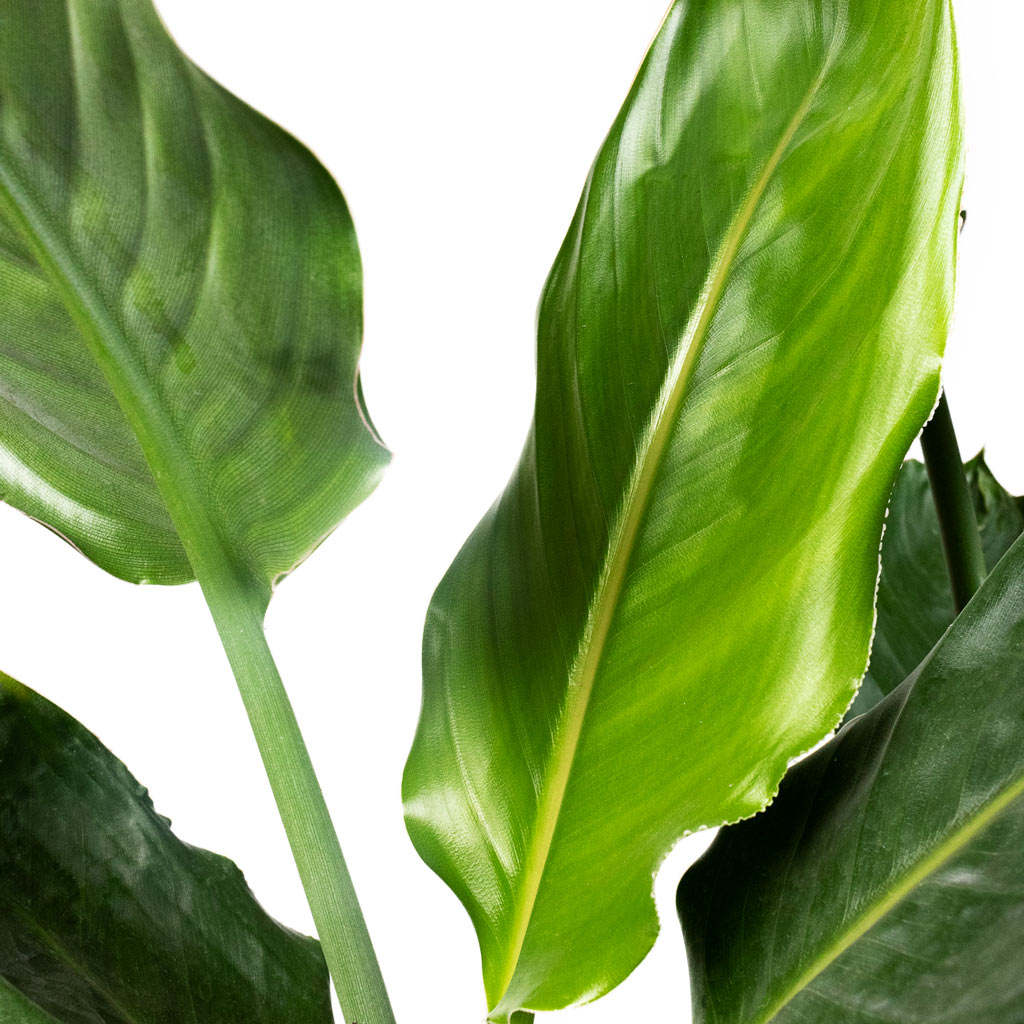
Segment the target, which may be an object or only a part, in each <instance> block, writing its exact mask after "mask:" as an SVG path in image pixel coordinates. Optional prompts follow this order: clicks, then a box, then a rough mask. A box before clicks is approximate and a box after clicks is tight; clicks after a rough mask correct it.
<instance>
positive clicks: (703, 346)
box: [404, 0, 962, 1021]
mask: <svg viewBox="0 0 1024 1024" xmlns="http://www.w3.org/2000/svg"><path fill="white" fill-rule="evenodd" d="M880 69H884V73H882V71H881V70H880ZM961 173H962V172H961V125H960V113H959V107H958V82H957V70H956V58H955V51H954V41H953V32H952V26H951V21H950V11H949V6H948V2H947V0H925V2H922V3H915V4H892V3H883V2H880V0H858V2H856V3H848V2H846V0H824V2H822V0H782V2H777V3H765V2H763V0H714V2H710V0H678V2H676V3H675V4H674V5H673V6H672V8H671V10H670V11H669V13H668V15H667V17H666V19H665V21H664V23H663V25H662V27H661V29H660V31H659V33H658V35H657V37H656V39H655V41H654V43H653V45H652V48H651V50H650V52H649V53H648V55H647V57H646V59H645V61H644V63H643V65H642V67H641V70H640V72H639V74H638V76H637V79H636V81H635V83H634V85H633V87H632V90H631V91H630V93H629V96H628V98H627V100H626V103H625V105H624V107H623V108H622V111H621V112H620V114H619V116H618V118H617V120H616V121H615V123H614V126H613V127H612V129H611V133H610V134H609V136H608V138H607V140H606V141H605V143H604V144H603V146H602V148H601V150H600V152H599V154H598V157H597V160H596V162H595V164H594V166H593V168H592V170H591V173H590V176H589V178H588V179H587V183H586V186H585V188H584V192H583V197H582V199H581V201H580V204H579V207H578V209H577V212H576V215H575V218H574V220H573V222H572V225H571V227H570V229H569V233H568V236H567V238H566V240H565V242H564V244H563V246H562V248H561V251H560V252H559V254H558V257H557V259H556V261H555V264H554V267H553V269H552V271H551V274H550V277H549V279H548V281H547V284H546V286H545V288H544V292H543V296H542V299H541V303H540V310H539V319H538V343H537V364H538V365H537V397H536V406H535V416H534V422H533V426H532V429H531V431H530V434H529V437H528V439H527V442H526V447H525V450H524V452H523V455H522V458H521V461H520V463H519V466H518V468H517V469H516V471H515V473H514V474H513V476H512V479H511V481H510V482H509V484H508V486H507V488H506V489H505V491H504V493H503V494H502V495H501V497H500V498H499V499H498V500H497V502H496V503H495V504H494V506H493V507H492V508H491V510H490V511H489V512H488V513H487V515H486V516H485V517H484V519H483V520H482V521H481V523H480V524H479V526H478V527H477V528H476V530H475V531H474V533H473V534H472V536H471V537H470V538H469V540H468V541H467V542H466V544H465V546H464V547H463V549H462V551H461V552H460V553H459V555H458V557H457V558H456V560H455V562H454V564H453V565H452V567H451V569H450V570H449V572H448V573H447V575H446V576H445V578H444V580H443V581H442V582H441V584H440V586H439V587H438V589H437V592H436V593H435V595H434V598H433V600H432V602H431V605H430V610H429V612H428V615H427V623H426V631H425V637H424V703H423V710H422V716H421V720H420V723H419V728H418V732H417V734H416V738H415V742H414V746H413V750H412V753H411V756H410V759H409V762H408V765H407V768H406V773H405V780H404V796H405V806H406V816H407V823H408V828H409V832H410V835H411V836H412V839H413V842H414V843H415V845H416V847H417V849H418V850H419V852H420V854H421V856H422V857H423V858H424V859H425V860H426V862H427V863H428V864H429V865H430V866H431V867H432V868H433V869H434V870H435V871H436V872H437V873H438V874H440V875H441V877H442V878H444V879H445V881H446V882H447V883H448V884H449V885H450V886H451V887H452V888H453V890H454V891H455V892H456V894H457V895H458V897H459V898H460V899H461V901H462V902H463V904H464V905H465V907H466V908H467V910H468V911H469V913H470V916H471V917H472V919H473V923H474V925H475V927H476V931H477V936H478V938H479V942H480V947H481V952H482V957H483V974H484V982H485V988H486V993H487V1002H488V1006H489V1008H490V1012H491V1017H492V1019H493V1020H495V1021H506V1020H507V1019H508V1018H509V1016H510V1015H511V1014H512V1013H513V1012H514V1011H516V1010H517V1009H518V1008H526V1009H531V1010H548V1009H557V1008H559V1007H563V1006H567V1005H569V1004H573V1003H579V1002H585V1001H587V1000H590V999H593V998H595V997H597V996H599V995H601V994H602V993H604V992H606V991H608V990H609V989H610V988H611V987H612V986H614V985H615V984H617V983H618V982H619V981H621V980H622V978H624V977H625V976H626V975H627V974H628V973H629V971H630V970H631V969H632V968H633V967H634V966H635V965H636V964H637V963H638V962H639V961H640V960H641V958H642V957H643V956H644V955H645V953H646V952H647V951H648V949H649V948H650V946H651V944H652V943H653V941H654V938H655V935H656V933H657V931H658V921H657V916H656V913H655V908H654V904H653V901H652V898H651V891H652V875H653V873H654V872H655V870H656V869H657V867H658V865H659V864H660V862H661V860H662V858H663V857H664V856H665V854H666V853H667V852H668V851H669V849H670V848H671V847H672V846H673V844H674V843H675V841H676V840H677V839H678V838H679V837H680V836H682V835H684V834H685V833H686V832H689V831H692V830H694V829H698V828H701V827H704V826H713V825H718V824H721V823H722V822H724V821H731V820H735V819H738V818H741V817H744V816H747V815H750V814H753V813H754V812H755V811H757V810H758V809H759V808H761V807H763V806H764V804H765V803H766V802H767V801H768V800H769V798H770V797H771V796H772V794H773V793H774V792H775V789H776V786H777V784H778V780H779V779H780V778H781V776H782V774H783V772H784V771H785V769H786V766H787V764H788V762H789V761H790V759H792V758H793V757H794V756H796V755H797V754H799V753H801V752H802V751H805V750H806V749H808V748H809V747H810V746H811V745H813V744H814V743H815V742H816V741H817V740H818V739H820V738H821V737H822V736H823V735H824V734H825V733H827V732H828V730H829V729H831V728H833V727H834V726H835V724H836V723H837V722H838V720H839V719H840V718H841V717H842V715H843V713H844V711H845V710H846V708H847V706H848V705H849V703H850V701H851V700H852V698H853V695H854V692H855V690H856V687H857V683H858V682H859V680H860V678H861V676H862V675H863V672H864V668H865V664H866V662H867V654H868V645H869V639H870V633H871V626H872V621H873V597H874V590H875V584H876V580H877V575H878V546H879V538H880V536H881V532H882V522H883V516H884V510H885V505H886V501H887V500H888V497H889V493H890V491H891V488H892V485H893V481H894V479H895V476H896V473H897V470H898V468H899V465H900V463H901V461H902V459H903V457H904V454H905V452H906V450H907V448H908V446H909V444H910V442H911V441H912V439H913V437H914V435H915V434H916V432H917V431H918V430H919V429H920V427H921V425H922V423H923V422H924V420H925V418H926V417H927V416H928V413H929V411H930V410H931V408H932V406H933V405H934V403H935V401H936V396H937V393H938V368H939V360H940V355H941V352H942V349H943V345H944V341H945V337H946V332H947V325H948V321H949V316H950V305H951V300H952V289H953V277H954V250H955V245H956V227H957V217H958V213H959V197H960V189H961Z"/></svg>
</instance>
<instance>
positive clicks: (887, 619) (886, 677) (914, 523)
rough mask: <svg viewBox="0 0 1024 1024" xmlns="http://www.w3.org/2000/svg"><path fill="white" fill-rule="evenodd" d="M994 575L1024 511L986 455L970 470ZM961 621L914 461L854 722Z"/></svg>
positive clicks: (899, 491) (891, 541) (904, 482)
mask: <svg viewBox="0 0 1024 1024" xmlns="http://www.w3.org/2000/svg"><path fill="white" fill-rule="evenodd" d="M964 472H965V473H966V475H967V486H968V488H969V490H970V494H971V498H972V500H973V502H974V509H975V514H976V515H977V517H978V530H979V532H980V534H981V544H982V548H983V549H984V552H985V562H986V564H987V565H988V568H989V569H991V568H992V567H993V566H994V565H995V564H996V562H998V561H999V559H1000V558H1002V557H1003V555H1004V554H1005V553H1006V550H1007V548H1009V546H1010V545H1011V544H1012V543H1013V542H1014V541H1015V540H1016V539H1017V537H1019V536H1020V534H1021V532H1022V531H1024V509H1022V508H1021V505H1020V502H1019V501H1018V499H1017V498H1014V497H1013V496H1012V495H1010V494H1009V493H1007V491H1005V490H1004V489H1003V488H1002V487H1001V486H1000V485H999V483H998V481H997V480H996V479H995V477H994V476H992V473H991V472H990V471H989V468H988V466H986V465H985V460H984V458H983V457H982V456H981V455H978V456H976V457H975V458H973V459H971V461H970V462H968V463H966V464H965V466H964ZM955 617H956V612H955V609H954V607H953V595H952V591H951V589H950V583H949V573H948V571H947V569H946V560H945V556H944V554H943V552H942V537H941V534H940V533H939V520H938V516H937V515H936V513H935V503H934V501H933V500H932V492H931V487H930V486H929V483H928V473H927V471H926V470H925V468H924V465H923V464H922V463H920V462H906V463H904V466H903V468H902V469H901V470H900V475H899V476H898V477H897V478H896V487H895V489H894V490H893V494H892V500H891V501H890V503H889V517H888V519H887V520H886V529H885V539H884V542H883V544H882V577H881V579H880V581H879V584H878V626H877V628H876V630H875V639H874V643H873V645H872V648H871V665H870V667H869V668H868V674H867V676H866V678H865V680H864V685H863V687H862V688H861V692H860V693H859V694H858V695H857V700H856V701H855V702H854V705H853V707H852V708H851V709H850V717H852V716H853V715H859V714H863V713H864V712H865V711H867V710H868V709H869V708H870V707H872V706H873V705H874V704H876V703H877V702H878V701H879V700H880V699H881V698H882V697H883V696H884V695H885V694H887V693H890V692H891V691H892V690H894V689H895V688H896V687H897V686H898V685H899V684H900V683H901V682H903V680H904V679H906V678H907V676H908V675H910V673H911V672H912V671H913V670H914V669H915V668H916V667H917V666H918V665H919V664H920V663H921V661H922V660H923V659H924V657H925V655H927V654H928V652H929V651H930V650H931V649H932V648H933V647H934V646H935V644H936V643H938V641H939V638H940V637H941V636H942V634H943V633H945V632H946V630H947V629H948V628H949V626H950V625H951V624H952V622H953V619H954V618H955Z"/></svg>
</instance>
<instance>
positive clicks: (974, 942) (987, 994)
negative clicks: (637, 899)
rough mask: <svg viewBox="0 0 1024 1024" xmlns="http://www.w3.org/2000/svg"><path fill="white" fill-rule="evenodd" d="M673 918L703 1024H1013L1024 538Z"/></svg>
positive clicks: (692, 875) (734, 839) (1021, 856)
mask: <svg viewBox="0 0 1024 1024" xmlns="http://www.w3.org/2000/svg"><path fill="white" fill-rule="evenodd" d="M679 906H680V915H681V917H682V921H683V929H684V933H685V935H686V939H687V946H688V949H689V957H690V973H691V977H692V987H693V993H694V1008H695V1009H694V1012H695V1020H696V1021H697V1022H698V1024H767V1022H768V1021H775V1022H777V1024H818V1022H820V1021H829V1022H830V1024H879V1022H885V1021H892V1022H893V1024H938V1022H941V1021H949V1022H951V1024H952V1022H957V1024H961V1022H970V1021H976V1022H978V1024H982V1022H984V1024H1018V1022H1019V1021H1021V1020H1024V971H1022V970H1021V950H1022V949H1024V539H1022V540H1018V541H1017V542H1016V543H1015V544H1014V546H1013V547H1012V548H1011V549H1010V551H1009V553H1008V554H1007V555H1006V557H1005V558H1004V559H1003V560H1002V562H1000V564H999V565H998V566H997V567H996V569H995V570H994V571H993V572H992V574H991V575H990V576H989V577H988V579H987V580H986V581H985V583H984V585H983V586H982V588H981V590H979V591H978V593H977V595H976V596H975V597H974V599H973V600H972V601H971V602H970V604H969V605H968V606H967V608H966V609H965V610H964V612H963V613H962V614H961V615H960V616H959V618H958V619H957V620H956V622H955V623H954V624H953V626H952V628H951V629H950V630H949V632H948V633H946V635H945V636H944V637H943V639H942V641H941V643H940V644H939V645H938V647H936V648H935V650H934V652H933V653H932V654H931V656H930V657H929V658H928V659H927V661H925V663H924V664H923V665H922V666H921V667H920V668H919V669H918V671H917V672H916V673H915V674H914V675H912V676H911V677H910V678H909V679H907V680H906V681H905V682H904V683H903V684H902V685H901V686H899V687H898V688H897V689H896V690H894V691H893V692H892V693H890V694H889V696H888V697H886V698H885V699H884V700H883V701H882V702H881V703H879V704H878V705H876V706H875V707H874V708H872V709H871V711H869V712H868V713H867V714H866V715H863V716H861V717H860V718H857V719H855V720H853V721H852V722H850V723H849V724H848V725H847V726H846V727H845V728H844V729H843V730H842V731H841V732H840V733H839V734H838V736H836V737H835V738H834V739H833V740H831V741H830V742H829V743H828V744H826V745H825V746H824V747H822V749H821V750H819V751H817V752H816V753H815V754H813V755H812V756H811V757H809V758H807V759H806V760H805V761H803V762H801V763H800V764H799V765H797V766H796V767H795V768H794V769H793V771H792V772H791V773H790V775H788V776H787V777H786V779H785V780H784V781H783V784H782V790H781V792H780V794H779V797H778V799H777V800H776V801H775V803H774V804H773V805H772V806H771V807H770V808H769V809H768V810H767V811H765V813H764V814H761V815H758V816H757V817H755V818H753V819H752V820H751V821H746V822H743V823H742V824H740V825H736V826H734V827H730V828H727V829H724V830H723V831H722V832H721V834H720V835H719V837H718V838H717V839H716V840H715V842H714V844H713V845H712V846H711V848H710V849H709V850H708V852H707V853H706V854H705V856H704V857H703V858H702V859H701V860H700V861H698V863H697V864H696V865H695V866H694V867H693V868H691V869H690V871H689V872H687V874H686V875H685V876H684V878H683V881H682V884H681V885H680V888H679Z"/></svg>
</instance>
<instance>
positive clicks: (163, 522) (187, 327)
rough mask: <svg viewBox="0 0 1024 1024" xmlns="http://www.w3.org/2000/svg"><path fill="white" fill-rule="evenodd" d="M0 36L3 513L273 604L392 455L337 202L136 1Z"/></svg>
mask: <svg viewBox="0 0 1024 1024" xmlns="http://www.w3.org/2000/svg"><path fill="white" fill-rule="evenodd" d="M2 22H3V30H2V32H0V382H2V384H0V493H2V494H3V497H4V499H5V500H7V501H9V502H10V503H11V504H13V505H16V506H17V507H18V508H20V509H22V510H23V511H25V512H27V513H28V514H29V515H31V516H33V517H35V518H37V519H39V520H41V521H43V522H44V523H46V524H47V525H49V526H50V527H52V528H53V529H54V530H56V531H58V532H59V533H60V534H62V535H63V536H64V537H66V538H67V539H68V540H69V541H71V542H72V543H73V544H75V545H77V546H78V547H79V548H80V549H81V550H82V551H83V552H85V553H86V554H87V555H88V556H89V557H90V558H91V559H93V560H94V561H95V562H97V563H98V564H99V565H101V566H102V567H103V568H104V569H107V570H108V571H110V572H112V573H114V574H115V575H117V576H120V577H123V578H125V579H129V580H136V581H141V580H145V581H150V582H156V583H178V582H182V581H185V580H189V579H192V578H193V576H194V575H195V574H196V573H199V574H200V575H202V572H201V570H200V568H199V566H198V565H197V564H196V562H197V559H198V561H200V562H203V561H204V560H205V561H210V560H213V561H215V562H217V563H218V564H219V565H221V566H223V567H224V571H228V572H231V573H233V574H234V575H236V576H238V577H239V578H243V579H246V580H249V581H252V585H253V586H254V587H256V588H258V590H259V592H260V593H261V594H262V596H263V600H264V602H265V601H266V599H267V598H268V597H269V588H270V585H271V584H272V583H273V581H274V580H275V579H277V578H278V577H279V576H281V575H282V574H283V573H286V572H288V571H289V570H290V569H291V568H292V567H293V566H294V565H295V564H296V563H297V562H299V561H301V560H302V558H303V557H305V555H307V554H308V553H309V552H310V551H311V550H312V549H313V548H314V547H315V546H316V545H317V543H318V542H319V541H320V540H321V539H322V538H323V537H324V536H325V535H326V534H327V533H328V532H329V531H330V530H331V529H332V528H333V527H334V526H335V524H336V523H337V522H338V521H339V520H340V519H341V518H342V517H343V516H344V515H345V514H346V513H347V512H348V511H349V510H350V509H351V508H352V507H353V506H355V505H356V504H357V503H358V502H359V501H360V500H361V499H362V498H363V497H365V495H366V494H367V493H368V492H369V491H370V490H371V489H372V488H373V486H374V484H375V483H376V480H377V478H378V475H379V473H380V470H381V469H382V467H383V465H384V463H385V461H386V459H387V453H386V450H385V449H384V448H383V447H382V445H381V444H380V443H379V441H378V439H377V438H376V436H375V435H374V433H373V431H372V428H371V427H370V424H369V420H368V419H367V417H366V412H365V408H364V407H363V403H362V399H361V396H360V394H359V384H358V372H357V360H358V354H359V346H360V337H361V330H362V313H361V269H360V262H359V253H358V248H357V245H356V239H355V233H354V230H353V227H352V222H351V219H350V217H349V214H348V211H347V209H346V206H345V203H344V200H343V199H342V196H341V194H340V192H339V191H338V189H337V187H336V185H335V184H334V182H333V181H332V180H331V178H330V177H329V176H328V174H327V172H326V171H325V170H324V169H323V168H322V167H321V166H320V165H319V164H318V163H317V162H316V160H315V159H314V158H313V157H312V156H311V155H310V154H309V153H308V152H307V151H306V150H305V149H304V148H303V147H302V146H300V145H299V144H298V143H297V142H296V141H295V140H294V139H292V138H290V137H289V136H288V135H286V134H285V133H284V132H283V131H281V129H279V128H278V127H276V126H275V125H273V124H271V123H270V122H269V121H267V120H266V119H265V118H263V117H261V116H260V115H259V114H257V113H255V112H254V111H253V110H251V109H250V108H249V107H247V106H246V105H245V104H244V103H242V102H241V101H239V100H237V99H236V98H235V97H233V96H231V95H230V94H229V93H227V92H225V90H223V89H222V88H221V87H220V86H218V85H217V84H216V83H214V82H212V81H211V80H210V79H209V78H207V77H206V75H204V74H203V73H202V72H201V71H199V70H198V69H197V68H196V67H195V66H194V65H193V64H192V63H191V62H190V61H188V60H187V59H186V58H185V57H184V56H183V55H182V53H181V52H180V51H179V50H178V49H177V47H176V46H175V45H174V43H173V42H172V40H171V39H170V37H169V36H168V35H167V33H166V32H165V30H164V28H163V26H162V25H161V24H160V21H159V19H158V17H157V15H156V12H155V11H154V9H153V6H152V4H151V3H150V0H5V3H4V5H3V14H2ZM207 549H210V550H207ZM211 551H212V552H213V553H212V555H211V553H210V552H211ZM190 562H191V564H190Z"/></svg>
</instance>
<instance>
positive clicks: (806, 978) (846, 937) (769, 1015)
mask: <svg viewBox="0 0 1024 1024" xmlns="http://www.w3.org/2000/svg"><path fill="white" fill-rule="evenodd" d="M1021 796H1024V775H1022V776H1021V777H1020V778H1019V779H1018V780H1017V781H1016V782H1015V783H1013V784H1012V785H1010V786H1007V787H1006V788H1005V789H1004V790H1002V792H1000V793H999V794H997V795H996V796H995V797H994V798H993V799H992V800H990V801H989V802H988V803H987V804H984V805H983V806H982V807H981V809H980V810H979V811H978V813H977V814H976V815H975V816H974V817H972V818H971V820H970V821H968V822H967V823H966V824H965V825H964V826H963V827H962V828H959V829H957V830H956V831H955V832H954V833H953V834H952V835H951V836H950V837H949V838H948V839H947V840H946V841H945V842H944V843H941V844H940V845H939V846H937V847H936V848H935V849H934V850H932V852H931V853H930V854H928V856H926V857H924V858H923V859H922V860H921V861H920V863H919V864H918V866H917V867H916V868H914V869H913V870H912V871H910V872H908V873H907V875H906V876H905V877H904V879H903V880H902V881H901V882H900V883H899V884H898V885H896V886H894V887H893V888H892V889H891V890H890V891H889V892H888V894H886V895H885V896H884V897H883V898H882V899H879V900H878V901H877V902H875V903H874V904H873V905H872V906H870V907H868V908H867V909H866V910H865V911H864V912H863V913H862V914H861V915H860V916H859V917H858V918H857V919H856V920H855V921H854V922H853V923H852V924H851V926H850V927H849V928H848V929H846V930H845V931H844V932H843V933H842V934H841V935H840V936H839V938H838V939H837V940H836V941H835V942H834V943H833V944H832V945H831V946H829V947H828V949H826V950H825V951H824V952H823V953H822V954H821V955H820V956H819V957H818V958H817V959H815V960H814V961H813V962H812V963H811V965H810V967H808V968H807V969H806V970H805V971H804V972H803V973H802V974H801V975H800V977H799V978H798V979H797V980H796V981H795V982H794V983H793V985H792V986H791V987H790V988H789V989H787V991H786V992H785V994H784V995H783V996H782V997H780V998H779V999H778V1000H777V1001H776V1002H775V1003H773V1004H772V1005H771V1006H770V1008H769V1009H768V1010H767V1011H766V1012H765V1013H764V1014H763V1015H762V1016H759V1017H758V1018H757V1019H756V1021H751V1022H750V1024H770V1022H771V1021H773V1020H774V1019H775V1018H776V1017H777V1016H778V1015H779V1014H780V1013H781V1012H782V1011H783V1010H784V1009H785V1008H786V1007H787V1006H788V1005H789V1003H791V1002H792V1001H793V1000H794V999H795V998H796V997H797V996H798V995H800V993H801V992H803V991H804V990H805V989H806V988H807V987H808V986H809V985H810V984H811V982H813V981H814V979H815V978H817V977H818V976H819V975H820V974H821V973H823V972H824V971H825V970H827V969H828V968H829V967H831V965H832V964H833V963H834V962H835V961H836V960H838V959H839V957H840V956H842V954H843V953H845V952H846V950H847V949H849V948H850V947H851V946H852V945H853V944H854V943H855V942H857V941H858V940H859V939H861V938H863V936H864V935H865V934H866V933H867V932H868V931H870V930H871V929H872V928H873V927H874V926H875V925H876V924H878V922H879V921H881V920H882V918H884V917H885V916H886V915H887V914H888V913H890V912H891V911H892V910H893V908H895V907H896V905H897V904H899V903H900V902H902V901H903V900H904V899H905V898H906V897H907V896H909V895H910V894H911V893H912V892H913V891H914V890H915V889H916V888H917V887H918V886H919V885H920V884H921V883H922V882H924V881H925V880H926V879H927V878H928V877H929V876H931V875H933V874H934V873H935V872H936V871H938V870H939V869H940V868H941V867H943V866H944V865H945V864H946V863H948V862H949V861H950V860H952V858H953V857H954V856H956V854H958V853H960V852H961V850H963V849H964V848H965V847H967V845H968V844H969V843H970V842H971V840H972V839H974V838H975V837H976V836H977V835H978V834H979V833H981V832H982V831H984V829H985V828H987V827H988V826H989V825H990V824H992V823H993V822H994V820H995V819H996V818H998V817H999V815H1000V814H1002V813H1003V811H1005V810H1006V809H1007V808H1008V807H1009V806H1010V805H1011V804H1012V803H1013V802H1014V801H1015V800H1017V799H1018V797H1021Z"/></svg>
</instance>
